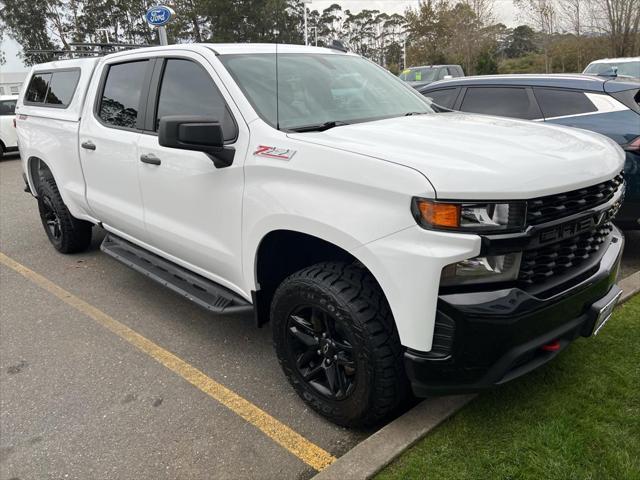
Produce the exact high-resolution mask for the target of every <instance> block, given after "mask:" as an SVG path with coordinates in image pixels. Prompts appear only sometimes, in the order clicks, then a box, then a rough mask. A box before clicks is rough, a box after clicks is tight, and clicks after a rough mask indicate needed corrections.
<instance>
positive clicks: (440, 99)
mask: <svg viewBox="0 0 640 480" xmlns="http://www.w3.org/2000/svg"><path fill="white" fill-rule="evenodd" d="M424 96H425V97H430V98H432V99H433V103H436V104H438V105H440V106H441V107H445V108H453V104H454V103H455V101H456V97H457V96H458V89H457V88H443V89H440V90H432V91H430V92H424Z"/></svg>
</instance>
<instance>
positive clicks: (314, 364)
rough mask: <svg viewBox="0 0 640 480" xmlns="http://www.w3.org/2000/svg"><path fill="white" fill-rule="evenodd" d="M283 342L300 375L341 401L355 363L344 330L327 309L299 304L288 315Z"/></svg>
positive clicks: (351, 381)
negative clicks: (285, 338) (285, 339)
mask: <svg viewBox="0 0 640 480" xmlns="http://www.w3.org/2000/svg"><path fill="white" fill-rule="evenodd" d="M287 331H288V335H287V345H288V350H289V355H291V356H292V359H293V361H294V362H295V365H296V368H297V370H298V372H299V373H300V375H301V376H302V378H303V379H304V380H305V381H306V382H307V383H308V384H309V385H310V386H311V387H312V388H314V389H315V390H316V391H317V392H318V393H319V394H321V395H324V396H326V397H329V398H331V399H334V400H342V399H344V398H345V397H347V396H349V394H350V393H351V392H352V391H353V388H354V383H355V381H356V368H357V367H356V362H355V361H354V358H353V346H352V345H351V342H350V341H349V340H348V335H347V332H345V331H344V329H343V328H341V326H340V324H339V323H337V322H336V318H335V317H334V316H332V315H331V314H330V313H329V312H327V311H324V310H322V309H321V308H319V307H316V306H312V307H309V306H303V307H299V308H297V309H295V310H294V311H293V312H292V313H291V314H290V315H289V322H288V329H287Z"/></svg>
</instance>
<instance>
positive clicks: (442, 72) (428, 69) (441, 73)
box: [398, 65, 464, 88]
mask: <svg viewBox="0 0 640 480" xmlns="http://www.w3.org/2000/svg"><path fill="white" fill-rule="evenodd" d="M398 77H400V79H401V80H404V81H405V82H407V83H408V84H409V85H411V86H412V87H413V88H420V87H423V86H425V85H429V84H430V83H431V82H436V81H438V80H444V79H447V78H457V77H464V71H463V70H462V67H461V66H460V65H424V66H422V67H410V68H407V69H405V70H403V71H402V72H400V75H398Z"/></svg>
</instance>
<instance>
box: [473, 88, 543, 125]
mask: <svg viewBox="0 0 640 480" xmlns="http://www.w3.org/2000/svg"><path fill="white" fill-rule="evenodd" d="M460 110H462V111H463V112H472V113H484V114H486V115H498V116H502V117H513V118H522V119H525V120H533V119H534V118H540V112H539V110H538V107H537V105H535V104H534V103H533V102H532V101H531V98H530V97H529V93H528V92H527V89H526V88H519V87H502V88H501V87H470V88H467V93H466V94H465V96H464V100H463V102H462V105H461V106H460Z"/></svg>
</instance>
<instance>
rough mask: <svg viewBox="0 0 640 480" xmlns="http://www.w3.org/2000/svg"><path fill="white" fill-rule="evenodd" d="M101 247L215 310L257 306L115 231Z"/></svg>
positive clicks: (127, 263) (198, 302) (242, 309)
mask: <svg viewBox="0 0 640 480" xmlns="http://www.w3.org/2000/svg"><path fill="white" fill-rule="evenodd" d="M100 249H101V250H102V251H103V252H104V253H106V254H107V255H110V256H112V257H113V258H115V259H116V260H119V261H120V262H122V263H124V264H125V265H127V266H129V267H131V268H133V269H134V270H137V271H138V272H140V273H142V274H144V275H146V276H147V277H149V278H151V279H152V280H155V281H156V282H158V283H161V284H162V285H164V286H165V287H168V288H170V289H171V290H173V291H174V292H176V293H179V294H180V295H182V296H184V297H186V298H188V299H189V300H191V301H192V302H194V303H197V304H198V305H200V306H201V307H204V308H206V309H207V310H209V311H211V312H215V313H238V312H249V311H251V310H253V305H251V304H250V303H249V302H247V301H246V300H245V299H244V298H242V297H241V296H239V295H237V294H236V293H234V292H232V291H230V290H229V289H227V288H225V287H223V286H221V285H218V284H217V283H215V282H212V281H211V280H208V279H206V278H204V277H202V276H200V275H197V274H195V273H193V272H190V271H188V270H187V269H185V268H182V267H180V266H179V265H176V264H175V263H173V262H170V261H169V260H165V259H164V258H162V257H159V256H158V255H156V254H154V253H151V252H149V251H147V250H145V249H144V248H142V247H139V246H137V245H134V244H133V243H131V242H128V241H127V240H124V239H122V238H120V237H117V236H115V235H113V234H111V233H109V234H107V236H106V237H105V239H104V240H103V242H102V245H101V246H100Z"/></svg>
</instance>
